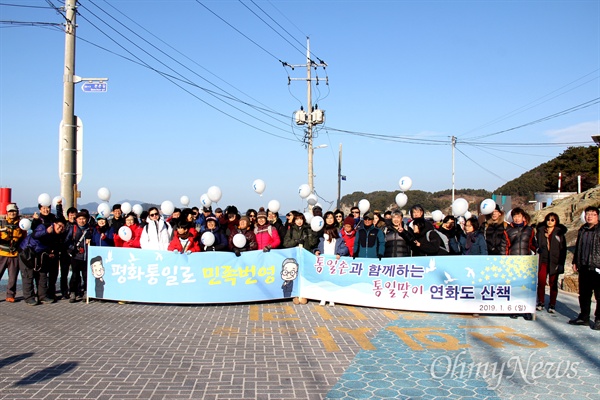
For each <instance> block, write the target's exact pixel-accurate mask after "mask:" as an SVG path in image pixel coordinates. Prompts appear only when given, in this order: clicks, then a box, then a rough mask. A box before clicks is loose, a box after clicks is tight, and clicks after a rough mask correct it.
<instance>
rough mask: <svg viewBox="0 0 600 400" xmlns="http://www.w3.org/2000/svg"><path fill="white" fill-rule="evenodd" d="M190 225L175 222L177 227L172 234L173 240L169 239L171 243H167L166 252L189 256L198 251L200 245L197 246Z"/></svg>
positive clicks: (183, 222)
mask: <svg viewBox="0 0 600 400" xmlns="http://www.w3.org/2000/svg"><path fill="white" fill-rule="evenodd" d="M191 225H192V224H191V223H190V222H187V221H178V222H177V227H176V228H175V231H174V232H173V239H171V243H169V247H168V248H167V250H169V251H174V252H177V253H180V254H191V253H197V252H199V251H200V245H199V244H198V241H197V239H196V235H195V232H196V230H195V229H194V228H191ZM192 230H193V232H192Z"/></svg>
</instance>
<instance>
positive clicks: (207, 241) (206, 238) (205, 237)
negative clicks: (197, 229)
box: [200, 232, 215, 246]
mask: <svg viewBox="0 0 600 400" xmlns="http://www.w3.org/2000/svg"><path fill="white" fill-rule="evenodd" d="M200 241H201V242H202V244H203V245H205V246H212V245H213V244H214V243H215V235H214V234H213V233H212V232H204V233H203V234H202V237H201V238H200Z"/></svg>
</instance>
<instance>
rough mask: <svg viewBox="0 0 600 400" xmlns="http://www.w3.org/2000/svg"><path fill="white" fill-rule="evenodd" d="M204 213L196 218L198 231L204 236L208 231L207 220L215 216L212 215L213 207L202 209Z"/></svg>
mask: <svg viewBox="0 0 600 400" xmlns="http://www.w3.org/2000/svg"><path fill="white" fill-rule="evenodd" d="M201 211H202V212H201V213H200V214H199V215H198V218H196V230H197V231H198V232H200V234H203V233H204V231H206V218H208V217H211V216H212V217H214V216H215V215H214V214H213V213H212V207H211V206H208V207H202V210H201Z"/></svg>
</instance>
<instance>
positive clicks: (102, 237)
mask: <svg viewBox="0 0 600 400" xmlns="http://www.w3.org/2000/svg"><path fill="white" fill-rule="evenodd" d="M92 232H93V233H92V246H104V247H107V246H108V247H114V245H115V239H114V237H115V232H114V230H113V227H112V226H108V221H106V218H105V217H104V216H101V215H99V216H97V217H96V226H95V227H94V228H93V229H92Z"/></svg>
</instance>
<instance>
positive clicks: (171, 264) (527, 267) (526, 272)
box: [87, 246, 538, 314]
mask: <svg viewBox="0 0 600 400" xmlns="http://www.w3.org/2000/svg"><path fill="white" fill-rule="evenodd" d="M537 263H538V258H537V256H440V257H413V258H411V257H408V258H384V259H382V260H377V259H369V258H357V259H352V258H349V257H342V258H340V259H339V260H338V259H336V258H335V257H330V256H318V257H317V256H315V255H314V254H312V253H310V252H308V251H306V250H304V249H300V248H292V249H284V250H272V251H270V252H268V253H263V252H262V251H249V252H244V253H242V255H241V256H240V257H236V256H235V254H233V253H229V252H206V253H193V254H190V255H185V254H178V253H174V252H168V251H151V250H141V249H124V248H114V247H93V246H92V247H90V248H89V273H88V281H87V293H88V296H89V297H91V298H103V299H110V300H119V301H133V302H136V301H137V302H148V303H204V304H206V303H238V302H250V301H264V300H274V299H281V298H286V297H296V296H299V297H306V298H309V299H314V300H326V301H333V302H336V303H344V304H352V305H359V306H369V307H379V308H391V309H398V310H412V311H438V312H463V313H479V314H485V313H494V314H515V313H516V314H519V313H533V312H535V311H534V310H535V304H536V286H537Z"/></svg>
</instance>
